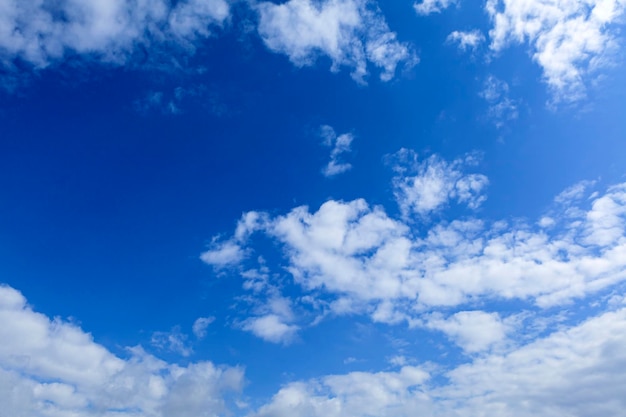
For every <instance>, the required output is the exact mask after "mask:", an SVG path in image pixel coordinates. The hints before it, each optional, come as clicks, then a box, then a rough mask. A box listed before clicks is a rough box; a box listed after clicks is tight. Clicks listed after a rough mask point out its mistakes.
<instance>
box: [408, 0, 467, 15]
mask: <svg viewBox="0 0 626 417" xmlns="http://www.w3.org/2000/svg"><path fill="white" fill-rule="evenodd" d="M453 4H456V0H422V1H421V2H419V3H418V2H415V4H413V8H414V9H415V12H416V13H417V14H419V15H422V16H426V15H429V14H432V13H441V12H442V11H443V10H445V9H447V8H448V7H450V6H451V5H453Z"/></svg>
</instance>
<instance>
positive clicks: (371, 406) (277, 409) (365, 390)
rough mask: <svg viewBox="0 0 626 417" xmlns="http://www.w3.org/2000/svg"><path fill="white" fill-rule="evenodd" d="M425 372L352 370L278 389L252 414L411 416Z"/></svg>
mask: <svg viewBox="0 0 626 417" xmlns="http://www.w3.org/2000/svg"><path fill="white" fill-rule="evenodd" d="M428 378H429V374H428V373H427V372H426V371H424V370H422V369H421V368H419V367H412V366H405V367H403V368H402V369H400V370H399V371H398V372H379V373H368V372H352V373H349V374H345V375H332V376H327V377H324V378H321V379H318V380H312V381H308V382H295V383H291V384H288V385H287V386H285V387H284V388H282V389H281V390H280V391H278V393H277V394H276V395H275V396H274V397H273V398H272V401H271V402H270V403H269V404H266V405H264V406H263V407H261V408H260V409H259V410H258V412H257V413H254V414H253V416H254V417H287V416H290V417H317V416H324V417H339V416H342V417H344V416H345V417H357V416H372V415H375V416H390V415H396V416H409V415H411V416H415V415H420V414H423V413H420V411H426V410H424V409H423V408H421V407H419V404H420V403H421V402H423V400H422V398H421V397H422V395H421V387H422V386H423V384H424V383H425V382H426V381H427V380H428Z"/></svg>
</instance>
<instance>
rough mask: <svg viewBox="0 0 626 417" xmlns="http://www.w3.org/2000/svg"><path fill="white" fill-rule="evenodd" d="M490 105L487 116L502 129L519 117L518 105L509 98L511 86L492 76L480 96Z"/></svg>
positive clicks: (488, 78) (486, 81) (487, 80)
mask: <svg viewBox="0 0 626 417" xmlns="http://www.w3.org/2000/svg"><path fill="white" fill-rule="evenodd" d="M479 95H480V96H481V97H482V98H484V99H485V101H486V102H487V104H489V110H488V113H487V115H488V116H489V118H490V119H492V120H493V122H494V123H495V125H496V127H498V128H500V127H502V126H503V125H504V123H505V122H506V121H509V120H515V119H517V117H518V116H519V112H518V109H517V107H518V104H517V102H516V101H515V100H512V99H511V98H510V97H509V85H508V84H507V83H506V82H504V81H502V80H499V79H497V78H496V77H494V76H493V75H490V76H488V77H487V79H486V80H485V83H484V87H483V90H482V91H481V92H480V94H479Z"/></svg>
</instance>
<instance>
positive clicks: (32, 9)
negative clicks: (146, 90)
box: [0, 0, 230, 69]
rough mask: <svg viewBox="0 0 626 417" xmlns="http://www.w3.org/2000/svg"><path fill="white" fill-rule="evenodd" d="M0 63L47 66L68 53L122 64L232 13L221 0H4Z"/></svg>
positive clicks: (204, 31)
mask: <svg viewBox="0 0 626 417" xmlns="http://www.w3.org/2000/svg"><path fill="white" fill-rule="evenodd" d="M1 7H2V13H0V63H1V65H2V66H3V67H4V68H5V69H6V68H9V69H11V68H13V67H14V65H15V63H16V61H21V62H24V63H28V64H29V65H31V66H32V67H34V68H45V67H47V66H50V65H52V64H54V63H55V62H58V61H61V60H63V59H64V58H66V57H68V56H74V55H80V56H82V57H84V58H85V59H94V60H98V61H101V62H105V63H109V64H114V65H123V64H125V63H127V62H128V61H129V60H130V59H131V58H132V57H133V55H134V54H135V53H136V52H137V51H138V50H139V49H140V48H141V47H146V46H148V45H154V44H170V45H180V46H182V47H183V48H185V49H193V41H194V40H196V39H197V38H205V37H208V36H211V35H212V28H216V27H219V26H221V25H222V24H223V23H224V22H225V21H226V20H227V19H228V18H229V16H230V7H229V5H228V3H227V2H226V1H225V0H207V1H201V0H182V1H178V2H175V3H174V5H172V4H171V3H170V2H169V1H166V0H138V1H133V2H128V1H124V0H107V1H104V0H86V1H81V2H77V1H70V0H60V1H54V2H42V1H32V0H26V1H10V2H3V4H2V6H1Z"/></svg>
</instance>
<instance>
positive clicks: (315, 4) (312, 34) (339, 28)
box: [256, 0, 417, 82]
mask: <svg viewBox="0 0 626 417" xmlns="http://www.w3.org/2000/svg"><path fill="white" fill-rule="evenodd" d="M256 7H257V10H258V12H259V27H258V31H259V34H260V36H261V38H262V39H263V41H264V42H265V45H266V46H267V47H268V48H269V49H270V50H272V51H274V52H278V53H282V54H285V55H287V56H288V57H289V59H290V60H291V62H293V63H294V64H295V65H297V66H301V67H302V66H310V65H313V64H314V63H315V62H316V61H317V59H318V57H320V56H326V57H328V58H329V59H330V60H331V63H332V64H331V70H332V71H339V69H340V68H341V67H348V68H351V69H352V78H354V79H355V80H356V81H358V82H364V80H365V76H366V75H367V74H368V69H367V68H368V65H370V64H371V65H374V66H375V67H378V68H380V69H381V71H382V72H381V74H380V78H381V80H383V81H389V80H390V79H392V78H393V76H394V74H395V72H396V68H397V67H398V66H399V65H401V64H404V65H413V64H415V63H416V62H417V58H416V57H415V55H414V54H413V52H411V50H410V48H409V46H408V45H407V44H405V43H402V42H399V41H398V39H397V35H396V33H395V32H392V31H391V30H390V29H389V27H388V25H387V23H386V21H385V18H384V16H383V15H382V13H381V12H380V10H379V9H378V8H377V6H376V5H375V4H374V3H373V2H370V1H368V0H323V1H312V0H289V1H287V2H283V3H281V4H275V3H272V2H260V3H259V4H258V5H257V6H256Z"/></svg>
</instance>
